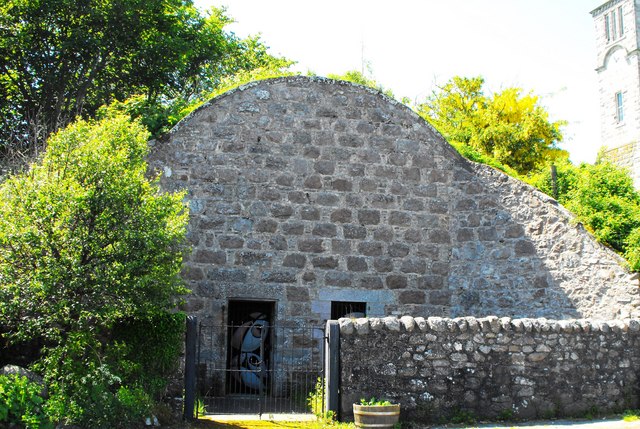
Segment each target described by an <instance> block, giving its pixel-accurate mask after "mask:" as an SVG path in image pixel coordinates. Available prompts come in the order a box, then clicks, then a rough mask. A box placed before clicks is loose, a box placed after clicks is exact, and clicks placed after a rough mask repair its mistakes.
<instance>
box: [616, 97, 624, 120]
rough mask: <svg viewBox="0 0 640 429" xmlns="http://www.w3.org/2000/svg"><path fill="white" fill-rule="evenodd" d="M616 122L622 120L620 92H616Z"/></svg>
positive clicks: (622, 107)
mask: <svg viewBox="0 0 640 429" xmlns="http://www.w3.org/2000/svg"><path fill="white" fill-rule="evenodd" d="M616 120H617V121H618V122H622V121H623V120H624V106H623V104H622V92H616Z"/></svg>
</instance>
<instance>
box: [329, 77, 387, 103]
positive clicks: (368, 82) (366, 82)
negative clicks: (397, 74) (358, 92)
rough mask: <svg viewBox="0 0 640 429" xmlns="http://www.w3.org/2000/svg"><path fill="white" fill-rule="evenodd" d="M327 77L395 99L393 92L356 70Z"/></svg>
mask: <svg viewBox="0 0 640 429" xmlns="http://www.w3.org/2000/svg"><path fill="white" fill-rule="evenodd" d="M327 77H328V78H330V79H336V80H344V81H347V82H353V83H357V84H359V85H362V86H367V87H369V88H373V89H377V90H378V91H380V92H382V93H383V94H384V95H386V96H387V97H390V98H395V96H394V95H393V92H392V91H391V90H390V89H387V88H385V87H384V86H382V85H381V84H379V83H378V82H377V81H376V80H375V79H374V78H372V77H367V76H366V75H365V74H364V73H362V72H360V71H358V70H348V71H346V72H345V73H343V74H329V75H327Z"/></svg>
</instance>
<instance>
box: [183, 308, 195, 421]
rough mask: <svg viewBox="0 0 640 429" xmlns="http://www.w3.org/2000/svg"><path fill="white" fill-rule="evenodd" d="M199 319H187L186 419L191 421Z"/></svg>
mask: <svg viewBox="0 0 640 429" xmlns="http://www.w3.org/2000/svg"><path fill="white" fill-rule="evenodd" d="M197 327H198V319H197V317H195V316H188V317H187V332H186V340H185V342H186V345H185V359H184V361H185V362H184V415H183V417H184V419H185V420H188V421H191V420H193V418H194V411H195V403H196V345H197V335H196V334H197V332H198V331H197Z"/></svg>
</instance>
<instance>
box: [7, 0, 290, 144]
mask: <svg viewBox="0 0 640 429" xmlns="http://www.w3.org/2000/svg"><path fill="white" fill-rule="evenodd" d="M229 22H230V19H229V18H228V17H227V16H226V15H225V13H224V10H221V9H212V10H211V11H210V12H209V13H206V14H203V13H201V12H199V11H198V9H196V8H195V7H194V6H193V4H192V1H191V0H102V1H98V0H82V1H76V0H56V1H47V0H8V1H5V2H4V3H3V4H2V5H1V6H0V118H1V120H2V123H0V149H2V150H4V151H5V152H6V151H8V150H9V149H13V151H14V152H15V151H20V150H27V149H33V148H34V147H39V146H40V145H41V144H42V142H43V141H44V140H45V139H46V138H47V136H48V135H49V134H50V133H51V132H53V131H55V130H57V129H59V128H60V127H63V126H65V125H66V124H68V123H70V122H71V121H72V120H74V119H75V117H76V116H82V117H84V118H88V117H92V116H93V115H94V114H95V112H96V111H97V109H98V108H99V107H100V106H103V105H105V104H110V103H111V102H113V101H116V100H118V101H124V100H126V99H127V98H129V97H131V96H134V95H143V96H144V100H145V103H146V104H147V106H146V108H147V109H150V110H152V111H157V110H168V111H169V112H172V111H175V110H179V109H180V108H181V105H183V104H185V103H189V102H191V101H192V100H193V99H194V98H197V97H198V96H200V95H201V94H203V93H206V92H209V91H211V90H213V89H214V88H215V87H216V86H217V85H218V84H219V82H220V80H221V79H223V78H224V77H225V76H227V75H229V74H233V73H236V72H239V71H242V70H251V69H253V68H256V67H264V66H266V65H271V66H282V67H287V66H288V65H289V64H291V63H290V62H289V61H287V60H285V59H282V58H275V57H272V56H271V55H269V54H268V53H267V48H266V47H265V46H264V45H263V44H262V43H261V41H260V40H259V39H258V38H256V37H253V38H248V39H245V40H241V39H239V38H237V37H236V36H234V35H233V34H229V33H227V32H225V31H224V27H225V26H226V25H227V24H228V23H229ZM175 105H177V106H175ZM157 128H158V129H160V128H162V127H161V126H158V127H157Z"/></svg>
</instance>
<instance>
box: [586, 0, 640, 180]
mask: <svg viewBox="0 0 640 429" xmlns="http://www.w3.org/2000/svg"><path fill="white" fill-rule="evenodd" d="M639 13H640V1H639V0H609V1H607V2H606V3H604V4H602V5H600V6H599V7H598V8H596V9H594V10H593V11H591V15H592V16H593V19H594V23H595V29H596V52H597V63H596V71H597V72H598V84H599V92H600V125H601V131H602V144H603V145H604V146H605V147H606V148H607V152H606V154H605V156H606V157H607V158H608V159H610V160H611V161H613V162H614V163H616V164H618V165H620V166H623V167H627V168H629V170H630V171H631V175H632V177H633V179H634V182H635V184H636V187H640V33H639V32H638V29H639V28H640V15H639Z"/></svg>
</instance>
